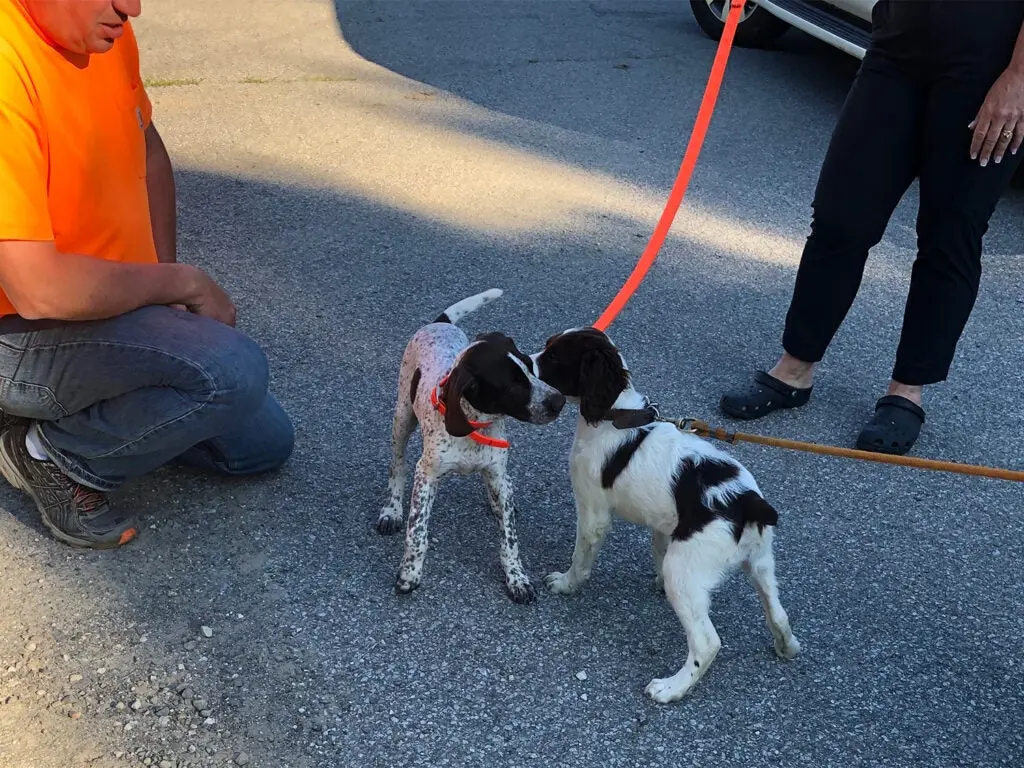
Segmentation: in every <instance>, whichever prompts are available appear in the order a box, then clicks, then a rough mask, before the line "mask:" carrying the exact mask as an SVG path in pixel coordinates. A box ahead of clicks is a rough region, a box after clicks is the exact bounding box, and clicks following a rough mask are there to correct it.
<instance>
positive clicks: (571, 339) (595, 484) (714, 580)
mask: <svg viewBox="0 0 1024 768" xmlns="http://www.w3.org/2000/svg"><path fill="white" fill-rule="evenodd" d="M532 357H533V360H534V364H535V366H536V371H537V375H538V376H540V378H541V379H542V380H543V381H545V382H546V383H548V384H550V385H551V386H553V387H555V388H556V389H558V390H559V391H561V392H562V394H564V395H565V396H566V397H567V398H568V399H569V401H570V402H574V403H577V404H578V405H579V409H580V415H579V419H578V422H577V428H576V435H575V439H574V440H573V445H572V451H571V459H570V470H571V476H572V487H573V493H574V495H575V497H576V509H577V528H576V546H575V549H574V550H573V554H572V564H571V566H570V567H569V570H568V571H567V572H565V573H551V574H549V575H548V576H547V577H546V578H545V583H546V584H547V586H548V588H549V589H550V590H551V591H552V592H555V593H558V594H570V593H572V592H575V591H576V590H578V589H579V588H580V586H581V585H582V584H583V583H585V582H586V581H587V579H588V578H590V572H591V568H592V567H593V564H594V560H595V558H596V557H597V553H598V550H599V549H600V547H601V542H602V540H603V539H604V537H605V534H606V533H607V531H608V529H609V527H610V526H611V519H612V518H611V515H612V512H613V511H614V512H615V513H616V514H618V515H619V516H620V517H622V518H624V519H626V520H628V521H630V522H633V523H637V524H639V525H643V526H646V527H647V528H650V529H651V531H652V534H653V538H652V550H653V554H654V567H655V571H656V573H657V576H658V583H659V586H661V585H663V586H664V589H665V592H666V594H667V596H668V599H669V601H670V602H671V604H672V607H673V609H674V610H675V612H676V615H677V616H678V617H679V620H680V621H681V622H682V625H683V629H685V631H686V641H687V646H688V655H687V657H686V663H685V664H684V665H683V666H682V668H681V669H680V670H679V671H678V672H676V674H675V675H673V676H672V677H668V678H664V679H655V680H652V681H651V682H650V684H649V685H648V686H647V694H648V695H649V696H650V697H651V698H652V699H654V700H655V701H658V702H661V703H667V702H670V701H676V700H678V699H680V698H682V697H683V696H684V695H685V694H686V693H687V692H688V691H689V690H690V689H691V688H693V686H694V685H696V683H697V682H698V681H699V680H700V678H701V677H702V676H703V675H704V674H705V673H706V672H707V670H708V667H709V666H711V662H712V661H714V658H715V655H716V654H717V653H718V650H719V648H720V647H721V640H720V639H719V637H718V633H717V632H716V631H715V627H714V626H713V625H712V623H711V619H710V617H709V615H708V611H709V608H710V604H711V593H712V591H713V590H714V589H715V588H716V587H718V586H719V585H720V584H721V583H722V581H723V580H724V578H725V577H726V576H727V575H728V574H729V573H731V572H734V571H735V569H736V568H738V567H741V566H742V567H743V569H744V570H745V571H746V573H747V575H748V576H749V577H750V580H751V581H752V582H753V585H754V587H755V589H756V590H757V594H758V596H759V597H760V599H761V604H762V606H763V607H764V612H765V617H766V618H767V621H768V627H769V628H770V629H771V631H772V634H773V635H774V637H775V651H776V653H778V654H779V656H781V657H783V658H787V659H791V658H793V657H795V656H796V655H797V654H798V653H799V652H800V643H799V642H798V641H797V639H796V637H794V635H793V632H792V630H791V629H790V626H789V618H788V617H787V615H786V611H785V610H784V609H783V607H782V605H781V603H780V602H779V595H778V588H777V586H776V580H775V558H774V555H773V553H772V535H773V528H774V526H775V525H776V523H777V521H778V515H777V513H776V511H775V510H774V509H773V508H772V507H771V506H770V505H769V504H768V502H767V501H765V500H764V498H763V497H762V495H761V491H760V489H759V488H758V486H757V483H756V482H755V481H754V478H753V477H752V476H751V474H750V472H748V471H747V469H746V468H744V467H743V466H742V465H741V464H740V463H739V462H738V461H736V459H734V458H733V457H731V456H730V455H728V454H727V453H725V452H724V451H721V450H719V449H717V448H715V447H714V446H712V445H711V444H710V443H709V442H707V441H705V440H702V439H701V438H699V437H697V436H696V435H693V434H689V433H686V432H683V431H681V430H679V429H678V428H677V427H676V426H675V425H673V424H670V423H667V422H655V421H654V419H655V417H656V416H657V411H656V410H655V409H654V408H653V407H652V406H651V405H650V402H649V401H648V400H647V398H645V397H644V396H643V395H641V394H640V393H639V392H637V391H636V390H635V389H633V386H632V383H631V377H630V373H629V370H628V368H627V367H626V363H625V361H624V360H623V358H622V356H621V355H620V354H619V351H618V349H617V348H616V347H615V345H614V344H613V343H612V342H611V340H610V339H609V338H608V336H607V335H605V334H604V333H602V332H601V331H598V330H596V329H593V328H582V329H573V330H569V331H565V332H564V333H560V334H558V335H556V336H553V337H552V338H551V339H549V340H548V342H547V345H546V346H545V348H544V350H543V351H542V352H540V353H538V354H536V355H533V356H532Z"/></svg>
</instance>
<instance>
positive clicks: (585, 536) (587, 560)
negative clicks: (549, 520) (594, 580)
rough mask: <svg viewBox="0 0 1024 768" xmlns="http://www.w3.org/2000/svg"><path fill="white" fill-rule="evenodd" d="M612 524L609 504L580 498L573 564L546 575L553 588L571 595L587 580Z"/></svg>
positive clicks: (577, 507) (556, 592)
mask: <svg viewBox="0 0 1024 768" xmlns="http://www.w3.org/2000/svg"><path fill="white" fill-rule="evenodd" d="M611 525H612V514H611V509H609V508H608V505H607V504H604V503H602V502H599V501H594V500H590V501H588V502H582V501H580V500H579V498H577V499H576V546H575V548H574V549H573V551H572V564H571V565H570V566H569V570H568V571H566V572H565V573H549V574H548V575H547V576H545V577H544V583H545V584H546V585H547V588H548V589H549V590H551V591H552V592H554V593H555V594H558V595H570V594H572V593H573V592H575V591H576V590H578V589H579V588H580V587H581V586H583V584H585V583H586V581H587V579H589V578H590V571H591V568H593V566H594V560H596V559H597V553H598V552H599V551H600V550H601V544H602V543H603V542H604V537H605V536H606V535H607V533H608V529H609V528H611Z"/></svg>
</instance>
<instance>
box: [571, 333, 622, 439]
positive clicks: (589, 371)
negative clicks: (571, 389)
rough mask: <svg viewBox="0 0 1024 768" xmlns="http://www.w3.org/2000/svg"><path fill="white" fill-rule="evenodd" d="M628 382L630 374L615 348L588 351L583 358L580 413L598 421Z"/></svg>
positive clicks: (581, 365) (595, 422)
mask: <svg viewBox="0 0 1024 768" xmlns="http://www.w3.org/2000/svg"><path fill="white" fill-rule="evenodd" d="M628 386H629V374H628V373H627V372H626V368H625V366H623V364H622V358H621V357H619V353H618V352H616V351H615V350H614V349H611V348H607V349H594V350H590V351H589V352H585V353H584V355H583V358H582V360H581V361H580V415H581V416H582V417H583V419H584V420H585V421H586V422H587V423H588V424H597V423H598V422H599V421H601V419H602V418H603V417H604V416H605V414H607V413H608V411H609V410H611V407H612V406H613V405H614V404H615V401H616V400H617V399H618V397H619V395H620V394H622V391H623V390H624V389H626V387H628Z"/></svg>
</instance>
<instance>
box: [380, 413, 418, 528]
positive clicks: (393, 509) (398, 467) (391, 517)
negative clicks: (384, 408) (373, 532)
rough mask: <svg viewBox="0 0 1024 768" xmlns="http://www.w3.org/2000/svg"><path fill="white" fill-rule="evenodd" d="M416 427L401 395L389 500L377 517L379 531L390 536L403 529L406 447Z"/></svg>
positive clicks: (393, 437) (394, 424) (393, 431)
mask: <svg viewBox="0 0 1024 768" xmlns="http://www.w3.org/2000/svg"><path fill="white" fill-rule="evenodd" d="M415 429H416V414H415V413H414V412H413V410H412V405H411V404H410V403H409V401H408V400H407V399H405V398H404V397H399V399H398V404H397V406H396V407H395V419H394V422H392V425H391V467H390V469H389V470H388V502H387V504H385V505H384V508H383V509H382V510H381V511H380V515H379V516H378V517H377V533H379V534H381V535H384V536H388V535H390V534H392V533H398V532H399V531H400V530H402V495H403V494H404V493H405V474H406V470H405V449H406V446H408V445H409V438H410V437H411V436H412V433H413V430H415Z"/></svg>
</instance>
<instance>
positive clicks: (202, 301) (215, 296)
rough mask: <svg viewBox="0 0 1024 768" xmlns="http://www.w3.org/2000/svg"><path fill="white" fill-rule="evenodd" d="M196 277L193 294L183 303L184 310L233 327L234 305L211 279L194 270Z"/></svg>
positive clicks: (203, 273)
mask: <svg viewBox="0 0 1024 768" xmlns="http://www.w3.org/2000/svg"><path fill="white" fill-rule="evenodd" d="M195 274H196V277H197V280H196V288H195V293H194V294H192V295H191V296H190V297H189V299H188V301H185V302H183V304H184V306H185V309H187V310H188V311H189V312H192V313H193V314H196V315H202V316H203V317H208V318H210V319H211V320H216V321H218V322H221V323H224V324H225V325H230V326H232V327H234V325H235V305H234V303H233V302H232V301H231V298H230V297H229V296H228V295H227V293H225V291H224V289H223V288H221V287H220V286H219V285H217V283H215V282H214V280H213V278H211V277H210V276H209V275H207V274H206V273H205V272H202V271H201V270H198V269H197V270H195Z"/></svg>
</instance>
